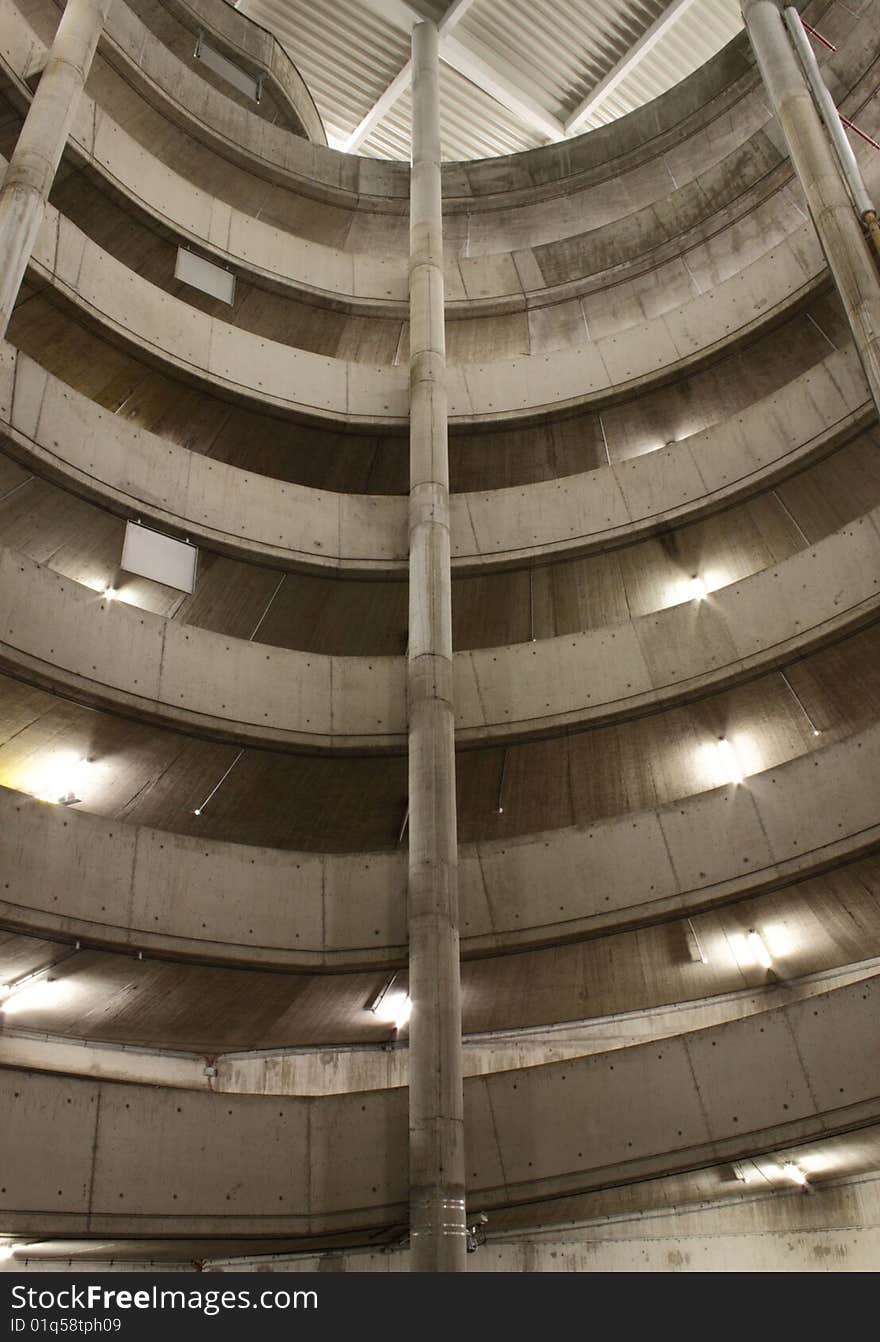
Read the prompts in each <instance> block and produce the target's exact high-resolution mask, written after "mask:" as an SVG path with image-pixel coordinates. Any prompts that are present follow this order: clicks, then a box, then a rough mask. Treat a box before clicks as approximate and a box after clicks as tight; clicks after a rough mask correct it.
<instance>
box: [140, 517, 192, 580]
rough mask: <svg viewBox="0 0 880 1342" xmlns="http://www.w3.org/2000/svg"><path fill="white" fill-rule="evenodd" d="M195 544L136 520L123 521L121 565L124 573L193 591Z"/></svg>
mask: <svg viewBox="0 0 880 1342" xmlns="http://www.w3.org/2000/svg"><path fill="white" fill-rule="evenodd" d="M198 557H199V552H198V549H197V548H196V546H195V545H187V544H186V543H185V542H184V541H176V540H173V539H172V537H171V536H163V535H162V534H161V532H159V531H150V529H149V527H142V526H141V525H140V523H139V522H126V524H125V543H124V544H123V546H122V567H123V568H124V569H125V571H126V573H137V574H138V575H139V576H140V577H141V578H152V579H153V581H154V582H161V583H164V584H165V586H166V587H176V588H177V590H178V591H179V592H193V591H195V586H196V562H197V560H198Z"/></svg>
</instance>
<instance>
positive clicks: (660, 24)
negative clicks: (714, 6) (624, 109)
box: [565, 0, 694, 135]
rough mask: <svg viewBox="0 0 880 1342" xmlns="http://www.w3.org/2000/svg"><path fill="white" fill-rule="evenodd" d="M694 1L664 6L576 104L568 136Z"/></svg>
mask: <svg viewBox="0 0 880 1342" xmlns="http://www.w3.org/2000/svg"><path fill="white" fill-rule="evenodd" d="M693 3H694V0H672V4H669V5H667V6H666V8H665V9H664V11H663V13H662V14H660V15H658V17H657V18H656V19H655V20H654V22H653V23H652V24H651V26H650V28H646V29H645V31H644V32H643V33H642V35H641V37H640V38H639V39H638V40H637V41H636V42H634V43H633V45H632V46H631V47H630V48H629V50H628V51H626V52H625V53H624V54H623V56H621V58H620V60H619V61H618V62H617V64H616V65H615V66H613V67H612V68H611V69H610V70H609V71H608V73H607V75H603V76H602V78H601V79H600V80H599V83H598V84H597V85H596V87H595V88H594V89H592V90H591V92H590V93H588V94H587V96H586V98H584V100H583V102H582V103H581V104H580V106H579V107H576V108H575V110H574V111H573V112H572V114H571V116H570V117H569V118H568V119H567V121H566V123H565V134H566V135H577V133H578V132H579V131H581V130H583V128H584V126H585V124H586V122H587V121H588V120H589V118H590V116H591V115H592V114H593V112H595V111H596V108H597V107H601V105H602V103H603V102H605V101H606V99H607V98H609V97H610V96H611V94H612V93H613V92H614V90H615V89H616V88H617V87H618V85H619V84H622V83H623V81H624V79H626V77H627V75H628V74H630V73H631V72H632V71H633V70H634V69H635V68H636V66H637V65H638V64H639V62H640V61H643V60H644V59H645V57H646V56H647V54H648V52H649V51H650V50H651V49H652V47H655V46H656V45H657V43H658V42H659V41H660V39H661V37H663V36H664V35H665V34H666V33H667V32H668V31H669V29H670V28H671V27H672V25H673V23H675V21H676V20H677V19H679V18H681V16H682V14H684V12H685V10H687V9H690V7H691V5H692V4H693Z"/></svg>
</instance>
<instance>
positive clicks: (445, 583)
mask: <svg viewBox="0 0 880 1342" xmlns="http://www.w3.org/2000/svg"><path fill="white" fill-rule="evenodd" d="M412 51H413V62H412V65H413V81H412V90H413V160H412V181H411V187H410V268H409V294H410V299H409V302H410V363H409V368H410V496H409V498H410V513H409V517H410V522H409V526H410V550H409V653H408V664H407V665H408V674H407V690H408V701H409V985H410V997H411V999H412V1016H411V1018H410V1027H409V1030H410V1033H409V1140H410V1236H411V1245H412V1267H413V1270H414V1271H417V1272H458V1271H463V1270H464V1267H465V1254H466V1227H465V1207H464V1191H465V1190H464V1103H463V1093H462V1075H461V1069H462V1062H461V978H460V970H459V947H458V940H459V938H458V837H457V830H456V817H455V720H454V715H453V706H452V576H451V564H450V544H449V448H448V441H447V407H446V339H445V316H444V295H443V216H442V208H441V188H440V111H439V62H438V55H437V29H436V27H435V25H434V24H433V23H419V24H417V25H416V26H415V28H414V29H413V45H412Z"/></svg>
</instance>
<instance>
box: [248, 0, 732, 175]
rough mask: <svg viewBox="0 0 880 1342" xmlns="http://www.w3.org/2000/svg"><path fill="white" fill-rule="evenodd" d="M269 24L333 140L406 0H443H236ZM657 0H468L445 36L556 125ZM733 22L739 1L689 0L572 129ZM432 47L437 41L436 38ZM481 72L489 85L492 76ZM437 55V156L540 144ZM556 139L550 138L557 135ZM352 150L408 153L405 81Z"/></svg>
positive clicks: (345, 135)
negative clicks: (439, 62)
mask: <svg viewBox="0 0 880 1342" xmlns="http://www.w3.org/2000/svg"><path fill="white" fill-rule="evenodd" d="M238 7H239V8H240V9H242V10H243V11H244V12H245V13H247V14H249V15H251V17H252V18H254V19H255V20H257V22H259V23H261V24H263V25H264V26H265V27H267V28H270V29H272V30H273V31H274V32H275V33H276V35H277V36H278V38H279V39H280V40H281V41H282V42H283V43H284V45H285V46H286V47H287V49H288V51H289V52H290V55H291V57H292V58H293V60H294V62H295V63H296V65H297V67H298V68H299V71H300V73H301V74H302V76H303V78H304V79H305V81H306V83H307V84H308V86H309V89H310V91H311V93H312V96H313V97H314V99H315V102H316V104H317V106H318V110H319V112H320V113H321V116H322V118H323V121H324V125H325V128H326V130H327V135H328V139H329V141H330V143H331V144H333V145H336V146H337V147H343V146H344V145H345V144H346V141H347V140H348V139H349V137H350V136H351V135H352V133H353V132H354V131H355V130H356V128H357V127H358V125H359V123H360V122H361V120H362V119H363V118H364V117H365V116H366V115H367V113H368V112H369V111H370V109H371V108H372V107H373V105H374V104H375V103H376V101H377V100H378V99H379V97H380V96H381V95H382V93H383V92H384V91H385V89H386V88H387V87H388V85H389V84H390V83H391V82H392V80H393V79H394V78H395V76H397V75H398V74H399V72H400V71H401V70H402V69H403V67H404V66H405V65H406V63H407V61H408V59H409V36H408V33H407V32H406V31H405V24H406V17H407V14H406V12H407V10H409V11H415V12H416V13H418V14H419V15H420V16H421V17H423V18H430V19H433V20H435V21H440V20H441V19H442V18H443V15H444V13H445V12H446V9H447V4H446V2H445V0H410V3H409V4H406V3H404V0H239V4H238ZM669 7H670V6H669V4H668V0H473V3H471V4H465V5H463V6H462V13H461V17H460V19H459V21H458V22H457V23H456V24H455V26H454V30H450V37H451V38H452V39H453V40H454V41H455V42H456V43H457V44H459V45H460V47H461V48H464V49H465V50H466V52H467V53H468V54H469V56H472V57H476V58H477V60H478V62H479V64H480V67H481V68H482V69H484V70H485V71H487V72H488V73H489V75H490V76H491V75H495V76H497V77H498V83H499V84H500V86H501V87H502V89H503V88H504V87H505V86H506V87H508V88H510V89H512V90H515V91H516V92H518V93H520V94H522V95H523V96H524V98H525V99H526V100H527V101H528V102H530V103H531V104H534V105H535V107H536V108H537V109H540V110H541V111H543V112H544V113H546V114H547V115H548V116H549V117H550V118H551V119H555V120H556V121H558V122H561V123H564V122H565V121H566V120H567V119H568V118H569V117H570V116H571V115H572V114H573V113H574V112H575V111H576V109H577V108H578V107H579V105H580V104H581V103H582V102H583V100H584V99H585V98H586V97H587V96H588V94H589V93H590V92H591V91H592V90H593V89H594V88H595V87H596V85H597V84H598V83H599V81H600V80H601V79H602V78H603V77H604V76H605V75H606V74H607V73H608V72H609V71H610V70H612V69H613V68H614V67H615V65H616V64H617V63H618V61H620V60H621V59H622V58H623V57H624V56H625V55H626V53H627V52H628V51H629V49H630V48H631V47H632V46H633V44H634V43H635V42H636V41H637V40H638V39H639V38H640V37H641V35H642V34H643V33H644V32H645V31H646V30H647V29H649V28H650V26H651V25H652V24H653V23H654V22H655V21H656V20H657V19H658V18H660V16H661V15H662V14H663V13H664V11H666V10H667V9H668V8H669ZM741 28H742V17H741V15H740V10H739V2H738V0H690V3H687V2H685V3H683V4H682V6H681V12H680V13H678V14H677V15H676V17H675V19H674V21H673V22H672V23H671V24H670V25H669V26H668V28H667V29H666V30H665V31H664V32H663V34H662V35H661V36H660V37H659V39H658V40H657V41H656V43H654V44H653V45H651V46H650V49H649V50H648V51H647V52H646V54H645V55H644V56H643V57H642V59H641V60H640V61H638V63H637V64H636V65H635V66H634V67H633V69H632V70H630V71H629V73H628V74H627V75H626V76H625V77H624V78H623V80H622V81H621V82H620V83H619V84H618V85H617V86H616V87H615V88H614V89H613V90H612V91H611V92H610V93H609V94H608V95H607V97H606V98H605V99H604V100H603V101H602V102H601V104H600V105H599V106H597V107H596V108H595V109H594V110H593V111H592V112H591V113H590V115H589V116H588V117H587V118H586V119H585V121H584V124H583V126H582V127H581V128H580V129H588V128H589V127H590V126H599V125H603V124H605V123H606V122H608V121H611V120H613V119H614V118H615V117H618V116H623V115H624V114H625V113H626V112H630V111H632V110H633V109H634V108H636V107H639V106H641V105H642V104H643V103H645V102H649V101H650V100H651V99H652V98H656V97H657V96H658V95H659V94H660V93H663V92H664V91H665V90H666V89H668V88H671V87H672V86H673V85H674V84H676V83H678V82H679V81H680V80H681V79H684V78H685V77H686V76H687V75H689V74H690V73H691V72H692V71H693V70H695V69H697V67H698V66H700V65H702V64H703V63H704V62H705V61H707V60H708V59H709V58H710V57H711V56H713V55H714V54H715V52H716V51H718V50H720V48H721V47H723V46H724V45H725V44H726V43H727V42H729V41H730V40H731V38H733V37H734V36H735V35H736V34H737V33H738V32H739V31H740V29H741ZM441 52H442V46H441ZM487 82H489V83H491V79H489V80H488V81H487ZM497 93H498V89H497V87H496V89H495V94H496V96H493V94H492V93H490V92H488V91H487V90H486V89H485V88H483V87H480V86H478V84H477V83H475V82H473V81H472V79H471V78H466V77H465V76H464V75H463V74H461V73H459V71H458V70H457V69H454V68H452V66H451V65H450V64H447V63H444V64H443V67H442V78H441V98H442V108H443V156H444V158H446V159H473V158H488V157H493V156H495V155H498V154H509V153H515V152H517V151H519V150H523V149H531V148H533V147H535V146H536V145H540V144H546V143H547V141H548V139H549V138H550V137H549V135H548V132H547V130H546V128H542V127H541V126H540V125H539V124H538V120H539V119H538V118H535V119H532V118H526V117H524V116H522V115H520V114H519V111H518V110H514V109H513V108H512V107H511V106H506V105H504V104H503V103H502V101H500V100H499V98H498V96H497ZM557 138H559V137H557ZM357 152H359V153H362V154H366V155H369V156H371V157H375V158H393V159H404V160H406V159H408V158H409V153H410V99H409V92H408V88H407V89H405V90H404V92H403V93H402V94H401V96H400V97H399V98H398V100H397V101H396V102H394V103H393V105H392V106H391V107H390V108H389V109H388V111H386V113H385V115H384V116H383V117H382V118H381V120H379V121H378V123H377V124H376V126H375V127H373V128H372V130H371V132H370V134H369V135H368V136H367V138H366V139H365V140H364V142H363V143H362V144H361V145H360V146H359V147H358V149H357Z"/></svg>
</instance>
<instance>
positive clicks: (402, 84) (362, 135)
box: [342, 61, 412, 154]
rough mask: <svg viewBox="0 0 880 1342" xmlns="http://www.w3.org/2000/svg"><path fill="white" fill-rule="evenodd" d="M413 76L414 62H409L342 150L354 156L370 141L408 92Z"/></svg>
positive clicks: (359, 124)
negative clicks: (378, 127) (386, 114)
mask: <svg viewBox="0 0 880 1342" xmlns="http://www.w3.org/2000/svg"><path fill="white" fill-rule="evenodd" d="M411 76H412V61H407V63H406V65H405V66H404V67H403V69H402V70H401V71H400V72H399V73H398V74H396V75H395V76H394V78H393V79H392V81H391V83H390V84H389V85H388V87H387V89H386V90H385V92H384V93H382V94H381V95H380V96H379V97H378V98H377V99H376V101H375V102H374V103H373V106H372V107H371V108H370V110H369V112H368V113H367V115H366V116H365V117H364V118H363V120H361V121H359V122H358V124H357V125H356V126H355V128H354V130H353V131H352V133H351V135H349V137H348V139H347V140H346V141H345V144H344V145H343V146H342V148H343V151H344V152H345V153H346V154H353V153H354V152H355V150H356V149H360V147H361V145H362V144H363V142H364V140H367V139H369V137H370V136H371V135H372V133H373V131H374V130H375V129H376V127H377V126H378V124H379V122H380V121H381V120H382V118H383V117H384V116H385V113H386V112H390V111H391V108H392V107H393V106H394V104H395V103H396V102H397V100H398V98H400V97H401V96H402V95H403V94H404V93H405V92H406V90H407V88H408V87H409V82H410V78H411Z"/></svg>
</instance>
